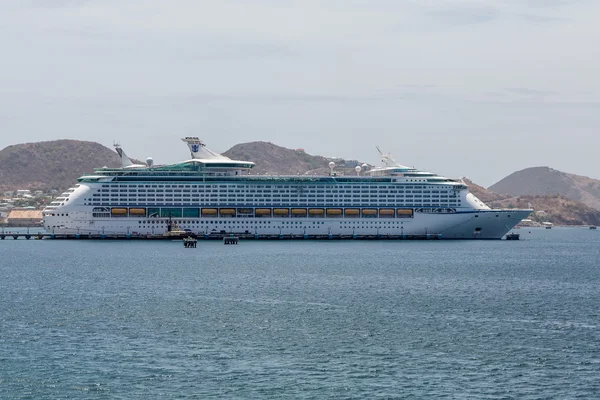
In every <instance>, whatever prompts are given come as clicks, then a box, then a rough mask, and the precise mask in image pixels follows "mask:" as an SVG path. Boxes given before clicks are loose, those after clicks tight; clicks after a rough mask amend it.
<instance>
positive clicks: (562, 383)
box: [0, 228, 600, 399]
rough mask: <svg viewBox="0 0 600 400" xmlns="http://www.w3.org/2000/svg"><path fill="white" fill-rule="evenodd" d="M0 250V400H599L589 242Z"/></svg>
mask: <svg viewBox="0 0 600 400" xmlns="http://www.w3.org/2000/svg"><path fill="white" fill-rule="evenodd" d="M519 232H520V233H521V236H522V240H520V241H515V242H506V241H464V242H463V241H448V242H445V241H441V242H440V241H431V242H383V241H382V242H357V241H343V242H328V241H324V242H303V241H295V242H289V241H282V242H252V241H243V242H240V244H239V245H238V246H223V245H222V244H221V243H220V242H203V241H200V242H199V243H198V248H196V249H184V248H183V246H182V244H181V243H178V242H162V243H149V242H116V241H115V242H111V241H78V242H75V241H48V240H44V241H39V240H36V241H33V240H30V241H25V240H20V241H12V240H10V241H9V240H5V241H0V398H2V399H12V398H14V399H21V398H31V399H43V398H48V399H67V398H92V399H93V398H102V399H105V398H111V399H132V398H170V397H171V398H227V399H238V398H239V399H241V398H250V399H256V398H307V399H308V398H311V399H312V398H339V399H351V398H361V399H367V398H368V399H376V398H473V399H481V398H486V399H510V398H515V399H542V398H557V399H565V398H589V399H593V398H600V308H599V307H600V231H590V230H586V229H583V228H578V229H557V228H555V229H552V230H543V229H532V230H531V233H529V232H530V231H529V230H527V229H520V230H519Z"/></svg>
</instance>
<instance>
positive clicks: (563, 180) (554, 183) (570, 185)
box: [489, 167, 600, 210]
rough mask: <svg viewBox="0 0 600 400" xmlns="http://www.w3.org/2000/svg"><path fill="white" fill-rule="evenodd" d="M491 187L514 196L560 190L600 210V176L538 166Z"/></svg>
mask: <svg viewBox="0 0 600 400" xmlns="http://www.w3.org/2000/svg"><path fill="white" fill-rule="evenodd" d="M489 189H490V190H491V191H493V192H496V193H506V194H508V195H511V196H545V195H550V196H554V195H557V194H559V195H561V196H563V197H565V198H567V199H570V200H576V201H580V202H582V203H584V204H585V205H587V206H589V207H592V208H595V209H596V210H600V180H597V179H592V178H588V177H585V176H580V175H574V174H568V173H565V172H561V171H557V170H555V169H552V168H549V167H534V168H527V169H524V170H522V171H517V172H514V173H512V174H510V175H509V176H507V177H506V178H504V179H502V180H501V181H500V182H498V183H496V184H494V185H492V186H490V188H489Z"/></svg>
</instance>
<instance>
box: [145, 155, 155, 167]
mask: <svg viewBox="0 0 600 400" xmlns="http://www.w3.org/2000/svg"><path fill="white" fill-rule="evenodd" d="M146 165H148V166H149V167H151V166H152V165H154V159H153V158H152V157H148V158H146Z"/></svg>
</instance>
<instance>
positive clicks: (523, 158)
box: [0, 0, 600, 186]
mask: <svg viewBox="0 0 600 400" xmlns="http://www.w3.org/2000/svg"><path fill="white" fill-rule="evenodd" d="M599 17H600V1H598V0H579V1H577V0H472V1H471V0H443V1H442V0H412V1H405V0H331V1H327V0H320V1H311V0H302V1H291V0H215V1H200V0H181V1H178V0H168V1H167V0H164V1H152V0H131V1H128V0H101V1H100V0H98V1H92V0H89V1H85V0H2V1H1V2H0V51H1V53H0V148H3V147H5V146H7V145H10V144H16V143H22V142H31V141H40V140H53V139H62V138H72V139H80V140H92V141H97V142H100V143H102V144H104V145H107V146H110V145H111V144H112V142H113V140H118V141H120V142H121V144H122V145H123V146H124V148H125V150H126V151H127V152H128V153H129V154H130V155H131V156H134V157H137V158H141V159H145V158H146V157H147V156H152V157H154V159H155V160H156V162H158V163H162V162H174V161H178V160H181V159H185V158H187V157H188V156H189V154H188V152H187V148H186V147H185V145H184V144H183V143H182V142H180V140H179V138H181V137H183V136H191V135H193V136H199V137H201V138H202V139H203V140H205V141H206V143H207V144H208V145H209V147H211V148H213V149H214V150H217V151H224V150H226V149H228V148H229V147H231V146H232V145H234V144H236V143H239V142H248V141H255V140H264V141H270V142H273V143H275V144H279V145H282V146H286V147H291V148H298V147H302V148H304V149H306V151H307V152H309V153H313V154H321V155H325V156H340V157H346V158H358V159H360V160H362V161H367V162H371V163H374V162H377V161H378V160H379V158H378V156H377V153H376V151H375V145H379V146H380V147H381V148H383V149H385V150H387V151H389V152H391V153H392V154H393V155H394V156H395V158H396V159H397V160H398V161H399V162H401V163H403V164H408V165H414V166H417V167H420V168H423V169H428V170H431V171H433V172H437V173H440V174H442V175H446V176H451V177H458V176H467V177H469V178H471V179H473V180H474V181H475V182H477V183H480V184H482V185H485V186H489V185H491V184H493V183H495V182H496V181H497V180H499V179H501V178H503V177H504V176H505V175H507V174H509V173H511V172H513V171H515V170H517V169H522V168H526V167H529V166H538V165H549V166H551V167H554V168H556V169H560V170H563V171H567V172H573V173H578V174H583V175H587V176H592V177H595V178H600V164H599V163H598V155H599V152H600V107H599V106H600V24H598V18H599Z"/></svg>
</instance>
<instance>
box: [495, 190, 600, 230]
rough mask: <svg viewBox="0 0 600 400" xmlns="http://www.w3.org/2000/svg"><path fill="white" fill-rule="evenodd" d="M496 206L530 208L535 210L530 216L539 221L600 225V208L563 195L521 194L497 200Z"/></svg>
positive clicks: (557, 223) (560, 223) (556, 223)
mask: <svg viewBox="0 0 600 400" xmlns="http://www.w3.org/2000/svg"><path fill="white" fill-rule="evenodd" d="M493 205H494V206H495V207H502V208H529V207H530V206H531V207H532V208H533V209H534V210H535V211H534V213H533V214H532V215H531V216H530V218H531V219H533V220H534V221H536V222H538V223H542V222H552V223H553V224H555V225H600V210H596V209H594V208H592V207H589V206H587V205H585V204H583V203H581V202H579V201H575V200H571V199H567V198H565V197H563V196H559V195H554V196H519V197H512V198H508V199H504V200H499V201H495V202H494V203H493Z"/></svg>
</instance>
